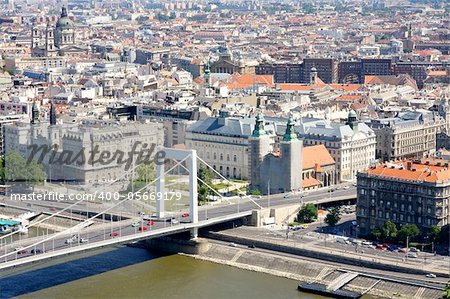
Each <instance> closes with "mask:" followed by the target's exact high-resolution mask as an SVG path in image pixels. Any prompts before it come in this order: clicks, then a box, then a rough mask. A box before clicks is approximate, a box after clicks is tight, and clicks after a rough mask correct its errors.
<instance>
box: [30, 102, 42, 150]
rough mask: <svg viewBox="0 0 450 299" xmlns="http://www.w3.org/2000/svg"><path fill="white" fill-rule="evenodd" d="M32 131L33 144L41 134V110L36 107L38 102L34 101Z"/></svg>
mask: <svg viewBox="0 0 450 299" xmlns="http://www.w3.org/2000/svg"><path fill="white" fill-rule="evenodd" d="M30 124H31V126H30V130H31V132H30V133H31V142H32V143H33V142H34V141H35V140H36V138H37V136H38V135H39V132H40V127H39V109H38V107H37V105H36V101H33V105H32V106H31V121H30Z"/></svg>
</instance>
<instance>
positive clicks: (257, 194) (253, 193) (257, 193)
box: [251, 189, 262, 196]
mask: <svg viewBox="0 0 450 299" xmlns="http://www.w3.org/2000/svg"><path fill="white" fill-rule="evenodd" d="M251 194H252V195H253V196H260V195H261V194H262V193H261V191H259V190H257V189H253V190H252V191H251Z"/></svg>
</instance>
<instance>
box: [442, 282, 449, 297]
mask: <svg viewBox="0 0 450 299" xmlns="http://www.w3.org/2000/svg"><path fill="white" fill-rule="evenodd" d="M443 291H444V294H443V295H442V297H441V299H450V283H447V285H446V286H445V287H444V290H443Z"/></svg>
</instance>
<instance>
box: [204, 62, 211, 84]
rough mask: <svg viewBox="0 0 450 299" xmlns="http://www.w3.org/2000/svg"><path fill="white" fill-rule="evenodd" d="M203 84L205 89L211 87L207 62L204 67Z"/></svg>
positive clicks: (208, 63)
mask: <svg viewBox="0 0 450 299" xmlns="http://www.w3.org/2000/svg"><path fill="white" fill-rule="evenodd" d="M204 73H205V84H206V87H211V70H210V61H209V60H208V61H207V62H206V65H205V70H204Z"/></svg>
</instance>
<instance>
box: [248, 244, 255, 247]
mask: <svg viewBox="0 0 450 299" xmlns="http://www.w3.org/2000/svg"><path fill="white" fill-rule="evenodd" d="M248 248H256V246H255V244H251V245H248Z"/></svg>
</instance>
